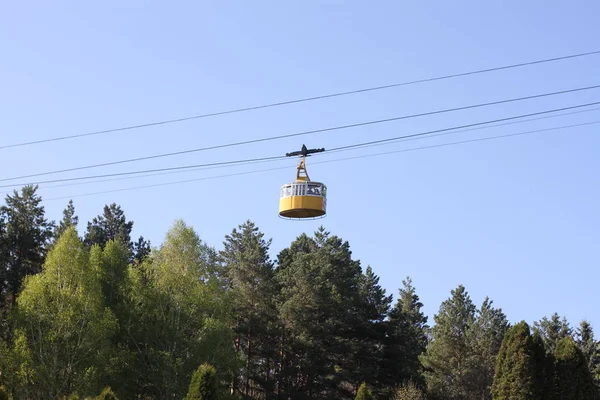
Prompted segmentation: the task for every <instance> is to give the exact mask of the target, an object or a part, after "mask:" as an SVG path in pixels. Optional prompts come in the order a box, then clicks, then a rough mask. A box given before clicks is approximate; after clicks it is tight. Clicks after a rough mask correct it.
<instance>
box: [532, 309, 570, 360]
mask: <svg viewBox="0 0 600 400" xmlns="http://www.w3.org/2000/svg"><path fill="white" fill-rule="evenodd" d="M533 325H534V328H535V330H537V331H539V332H540V334H541V336H542V339H544V344H545V346H546V351H548V352H549V353H553V352H554V350H555V349H556V345H557V343H558V341H559V340H561V339H562V338H564V337H566V336H570V335H572V334H573V330H572V329H571V327H570V325H569V323H568V322H567V319H566V318H565V317H563V318H562V319H561V318H560V316H559V315H558V313H554V314H552V316H551V317H550V319H548V318H546V317H543V318H542V319H541V320H540V321H536V322H534V324H533Z"/></svg>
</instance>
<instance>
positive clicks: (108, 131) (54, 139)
mask: <svg viewBox="0 0 600 400" xmlns="http://www.w3.org/2000/svg"><path fill="white" fill-rule="evenodd" d="M596 54H600V50H596V51H589V52H585V53H578V54H571V55H567V56H561V57H553V58H546V59H542V60H535V61H527V62H522V63H518V64H510V65H503V66H499V67H493V68H486V69H480V70H474V71H468V72H460V73H457V74H449V75H442V76H437V77H433V78H425V79H418V80H413V81H407V82H400V83H392V84H389V85H383V86H374V87H368V88H363V89H356V90H350V91H345V92H337V93H330V94H324V95H320V96H313V97H305V98H300V99H295V100H287V101H281V102H276V103H269V104H263V105H258V106H251V107H244V108H237V109H231V110H225V111H218V112H213V113H207V114H200V115H194V116H190V117H183V118H176V119H169V120H162V121H156V122H149V123H145V124H139V125H131V126H125V127H121V128H113V129H106V130H101V131H95V132H87V133H81V134H77V135H69V136H59V137H54V138H48V139H41V140H34V141H30V142H22V143H15V144H9V145H4V146H0V150H2V149H8V148H14V147H23V146H30V145H34V144H41V143H48V142H57V141H61V140H68V139H76V138H83V137H88V136H95V135H101V134H106V133H113V132H121V131H126V130H133V129H140V128H147V127H151V126H157V125H165V124H172V123H177V122H184V121H190V120H194V119H201V118H209V117H215V116H219V115H226V114H235V113H241V112H246V111H253V110H259V109H264V108H272V107H279V106H284V105H289V104H296V103H304V102H308V101H315V100H323V99H327V98H332V97H340V96H347V95H352V94H358V93H365V92H372V91H376V90H383V89H391V88H395V87H400V86H409V85H415V84H418V83H425V82H433V81H439V80H444V79H451V78H458V77H462V76H468V75H476V74H483V73H487V72H494V71H500V70H506V69H511V68H519V67H525V66H530V65H536V64H543V63H549V62H555V61H561V60H567V59H572V58H578V57H586V56H591V55H596Z"/></svg>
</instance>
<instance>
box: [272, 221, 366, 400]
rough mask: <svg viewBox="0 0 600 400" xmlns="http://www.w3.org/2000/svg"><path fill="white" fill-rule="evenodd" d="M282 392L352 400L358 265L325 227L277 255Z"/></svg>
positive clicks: (357, 336)
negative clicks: (279, 289)
mask: <svg viewBox="0 0 600 400" xmlns="http://www.w3.org/2000/svg"><path fill="white" fill-rule="evenodd" d="M276 276H277V281H278V282H279V284H280V285H281V292H280V296H279V303H278V309H279V315H280V320H281V323H282V324H283V325H282V326H283V329H282V331H281V334H280V339H279V343H280V346H281V347H280V359H279V361H278V364H279V365H278V388H277V393H278V394H279V395H280V396H281V397H291V398H313V397H318V398H338V399H351V398H352V397H353V393H354V391H355V390H356V388H355V387H353V385H352V384H351V382H356V379H354V380H352V379H351V378H352V377H354V376H355V373H356V364H355V363H354V360H353V359H352V357H349V355H350V354H355V351H356V342H358V341H360V340H362V339H364V336H362V334H361V333H360V332H359V330H360V329H361V328H362V327H363V326H364V325H363V324H360V323H357V321H358V320H360V315H361V307H363V306H364V304H365V303H364V301H363V298H362V297H361V294H360V290H359V288H360V286H361V281H362V279H363V278H362V273H361V267H360V262H359V261H355V260H353V259H352V253H351V251H350V246H349V244H348V242H344V241H342V240H341V239H340V238H339V237H337V236H331V235H330V234H329V232H326V231H325V230H324V229H323V228H322V227H321V228H319V230H318V231H317V232H315V234H314V238H311V237H308V236H307V235H305V234H303V235H301V236H300V237H298V238H297V240H296V241H295V242H293V243H292V245H291V246H290V247H289V248H288V249H286V250H284V251H282V252H281V253H280V254H279V265H278V267H277V272H276Z"/></svg>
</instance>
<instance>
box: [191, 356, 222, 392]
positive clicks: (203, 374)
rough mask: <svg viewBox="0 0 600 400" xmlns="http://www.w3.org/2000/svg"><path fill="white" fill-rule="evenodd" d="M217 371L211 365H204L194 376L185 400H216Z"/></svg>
mask: <svg viewBox="0 0 600 400" xmlns="http://www.w3.org/2000/svg"><path fill="white" fill-rule="evenodd" d="M217 394H218V393H217V371H216V370H215V368H214V367H213V366H212V365H210V364H206V363H205V364H202V365H201V366H200V367H198V369H197V370H196V371H195V372H194V375H192V381H191V382H190V387H189V390H188V393H187V396H186V397H185V400H216V399H217V398H218V397H217Z"/></svg>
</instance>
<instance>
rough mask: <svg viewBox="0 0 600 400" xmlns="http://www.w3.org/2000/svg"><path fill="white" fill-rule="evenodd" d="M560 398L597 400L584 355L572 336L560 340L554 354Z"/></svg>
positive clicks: (596, 392) (563, 399)
mask: <svg viewBox="0 0 600 400" xmlns="http://www.w3.org/2000/svg"><path fill="white" fill-rule="evenodd" d="M554 356H555V358H556V376H557V382H558V398H560V399H561V400H597V399H598V398H599V396H598V389H597V387H596V386H595V385H594V381H593V378H592V375H591V373H590V371H589V369H588V365H587V360H586V359H585V356H584V354H583V353H582V352H581V350H580V349H579V348H578V347H577V345H576V344H575V341H574V340H573V338H572V337H571V336H565V337H563V338H562V339H560V340H559V341H558V343H557V345H556V350H555V352H554Z"/></svg>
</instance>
